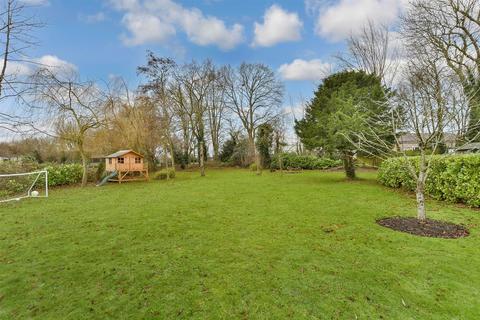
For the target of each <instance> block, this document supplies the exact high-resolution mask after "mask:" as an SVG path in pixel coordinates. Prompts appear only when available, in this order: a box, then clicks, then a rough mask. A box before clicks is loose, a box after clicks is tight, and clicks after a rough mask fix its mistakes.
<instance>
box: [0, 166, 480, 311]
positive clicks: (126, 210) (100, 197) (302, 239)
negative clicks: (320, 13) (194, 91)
mask: <svg viewBox="0 0 480 320" xmlns="http://www.w3.org/2000/svg"><path fill="white" fill-rule="evenodd" d="M361 177H362V178H363V180H360V181H356V182H347V181H345V180H344V179H343V174H341V173H321V172H304V173H301V174H297V175H284V176H281V175H280V174H279V173H275V174H271V173H264V174H263V175H262V176H260V177H258V176H256V175H255V174H253V173H251V172H249V171H246V170H245V171H240V170H216V171H209V172H207V177H206V178H200V177H199V176H198V173H179V174H178V178H177V179H176V180H175V181H170V182H167V181H162V182H159V181H152V182H149V183H131V184H123V185H117V184H112V185H108V186H106V187H102V188H95V187H88V188H86V189H80V188H66V189H58V190H53V191H52V194H51V197H50V198H49V199H29V200H25V201H21V202H18V203H12V204H8V205H1V206H0V221H1V222H0V319H29V318H34V319H286V318H289V319H476V318H478V315H479V314H480V303H479V301H480V255H479V254H478V250H479V249H478V248H479V246H480V238H479V223H480V212H479V211H474V210H470V209H464V208H459V207H456V206H452V205H446V204H442V203H438V202H429V210H430V211H429V213H430V217H432V218H436V219H443V220H448V221H452V222H456V223H463V224H466V225H468V226H469V227H470V228H471V236H470V237H468V238H464V239H457V240H445V239H431V238H420V237H415V236H412V235H408V234H403V233H399V232H395V231H391V230H389V229H385V228H382V227H380V226H378V225H377V224H375V220H376V219H377V218H380V217H385V216H391V215H413V214H415V202H414V199H413V198H411V197H410V196H408V195H405V194H402V193H398V192H394V191H392V190H389V189H386V188H384V187H381V186H379V185H378V184H376V182H375V180H374V175H373V174H371V173H369V174H365V173H364V174H363V175H361Z"/></svg>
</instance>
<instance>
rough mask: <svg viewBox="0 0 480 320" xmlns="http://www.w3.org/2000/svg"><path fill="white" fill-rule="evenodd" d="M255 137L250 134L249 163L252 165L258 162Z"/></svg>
mask: <svg viewBox="0 0 480 320" xmlns="http://www.w3.org/2000/svg"><path fill="white" fill-rule="evenodd" d="M255 153H256V152H255V137H254V136H253V134H252V133H250V132H249V133H248V161H249V162H250V163H249V164H251V163H255V162H256V158H255Z"/></svg>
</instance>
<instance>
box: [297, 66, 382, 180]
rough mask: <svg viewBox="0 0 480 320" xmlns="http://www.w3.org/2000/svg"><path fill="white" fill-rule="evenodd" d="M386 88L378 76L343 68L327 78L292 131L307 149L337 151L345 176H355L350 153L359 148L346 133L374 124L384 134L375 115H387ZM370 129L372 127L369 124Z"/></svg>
mask: <svg viewBox="0 0 480 320" xmlns="http://www.w3.org/2000/svg"><path fill="white" fill-rule="evenodd" d="M387 94H388V90H386V88H384V87H383V86H382V84H381V81H380V79H379V78H378V77H376V76H374V75H368V74H366V73H365V72H363V71H342V72H339V73H336V74H333V75H331V76H329V77H327V78H326V79H325V80H324V81H323V83H322V84H320V86H319V87H318V89H317V91H316V92H315V96H314V98H313V99H312V100H311V101H310V103H309V104H308V105H307V106H306V110H305V117H304V118H303V119H301V120H298V121H296V122H295V131H296V133H297V134H298V136H299V137H300V139H301V141H302V143H303V144H304V145H305V147H306V148H307V149H309V150H316V151H319V152H323V153H338V154H340V155H341V156H342V158H343V160H344V164H345V170H346V173H347V176H348V177H350V178H353V177H355V172H354V167H353V156H354V154H355V152H356V150H357V149H358V148H357V147H356V145H355V144H356V143H355V139H354V138H352V137H350V136H349V133H350V132H352V128H355V129H356V130H354V131H355V132H358V129H361V128H362V127H363V126H372V124H373V126H374V127H375V130H376V131H378V132H379V133H380V132H383V133H385V131H386V130H388V128H386V127H385V125H383V124H378V125H375V121H371V120H372V119H374V118H377V117H381V116H382V115H386V114H387V110H388V104H387V103H386V102H387ZM370 129H371V127H370Z"/></svg>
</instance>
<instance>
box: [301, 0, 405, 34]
mask: <svg viewBox="0 0 480 320" xmlns="http://www.w3.org/2000/svg"><path fill="white" fill-rule="evenodd" d="M309 1H312V2H314V0H309ZM406 4H407V1H406V0H340V1H339V2H338V3H335V4H330V5H326V6H319V7H318V12H319V15H318V18H317V23H316V27H315V32H316V33H317V34H318V35H320V36H322V37H325V38H328V39H330V40H333V41H339V40H343V39H345V38H347V37H348V36H349V35H350V34H352V33H353V34H355V32H356V31H357V30H361V29H362V27H363V26H364V25H365V24H366V23H367V22H368V20H371V21H373V22H376V23H382V24H392V23H394V22H395V21H396V20H397V19H398V16H399V14H400V13H401V11H402V10H403V8H405V6H406Z"/></svg>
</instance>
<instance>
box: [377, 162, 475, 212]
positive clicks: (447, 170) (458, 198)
mask: <svg viewBox="0 0 480 320" xmlns="http://www.w3.org/2000/svg"><path fill="white" fill-rule="evenodd" d="M407 161H410V163H411V164H413V165H415V167H416V168H418V164H419V157H408V158H407V159H406V158H404V157H401V158H391V159H388V160H386V161H384V162H383V163H382V165H381V166H380V169H379V173H378V179H379V181H380V182H381V183H382V184H383V185H385V186H388V187H392V188H404V189H407V190H410V191H414V190H415V187H416V182H415V179H414V178H413V177H412V176H411V174H410V172H409V170H408V163H407ZM426 193H427V194H428V195H429V196H431V197H432V198H434V199H437V200H446V201H449V202H458V203H465V204H467V205H470V206H472V207H480V155H473V154H472V155H455V156H433V158H432V162H431V167H430V172H429V175H428V177H427V182H426Z"/></svg>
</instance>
